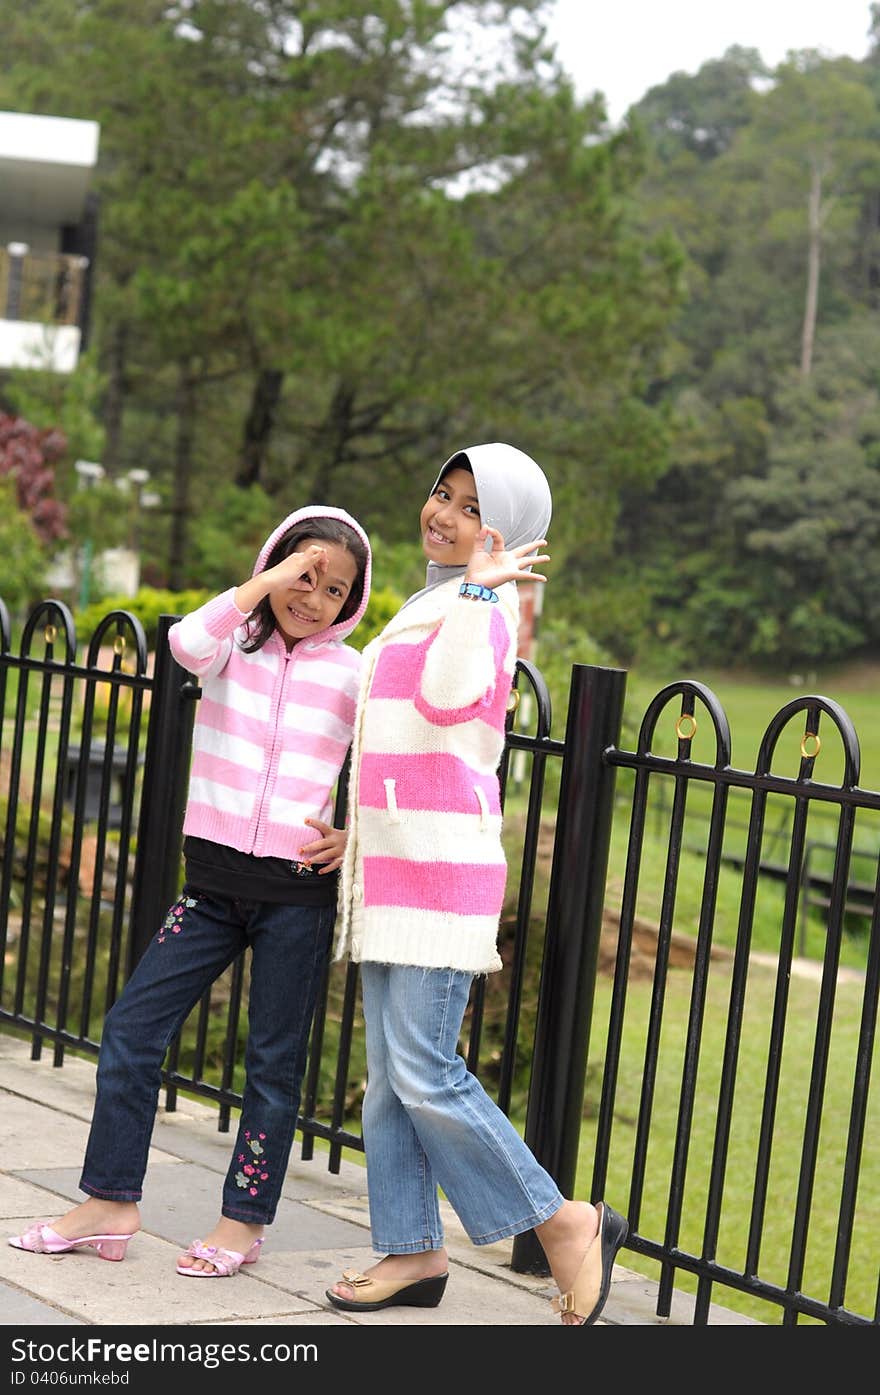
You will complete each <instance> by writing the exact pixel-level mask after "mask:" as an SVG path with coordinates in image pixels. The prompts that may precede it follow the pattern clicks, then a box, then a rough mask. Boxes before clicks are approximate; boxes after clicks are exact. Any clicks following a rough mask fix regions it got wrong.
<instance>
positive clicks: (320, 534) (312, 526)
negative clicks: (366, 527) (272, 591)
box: [242, 518, 367, 654]
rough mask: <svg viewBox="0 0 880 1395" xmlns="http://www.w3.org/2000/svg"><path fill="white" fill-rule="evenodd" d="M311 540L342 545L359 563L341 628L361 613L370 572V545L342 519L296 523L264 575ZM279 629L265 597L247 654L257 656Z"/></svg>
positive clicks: (339, 619)
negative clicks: (257, 652)
mask: <svg viewBox="0 0 880 1395" xmlns="http://www.w3.org/2000/svg"><path fill="white" fill-rule="evenodd" d="M307 538H314V540H315V541H316V542H334V543H338V544H339V546H340V547H344V548H345V550H346V552H350V553H351V555H352V557H353V558H354V560H355V565H356V567H357V574H356V576H355V579H354V581H353V582H352V587H351V590H350V591H349V593H348V595H347V596H346V598H345V603H344V605H343V607H342V609H341V610H340V612H339V614H338V615H337V617H336V619H335V620H334V622H333V623H334V624H335V625H340V624H341V623H342V622H343V621H344V620H348V619H349V617H350V616H352V615H354V614H355V613H356V612H357V609H358V607H359V606H360V603H361V601H362V600H363V596H364V577H365V576H366V572H367V549H366V545H365V544H364V541H363V539H362V538H361V536H360V534H359V533H356V532H355V530H354V529H353V528H350V527H349V525H348V524H347V523H343V522H342V520H341V519H339V518H304V519H303V520H302V522H300V523H295V524H294V525H293V527H292V528H288V530H287V532H286V533H282V534H281V537H280V538H279V539H278V541H277V542H276V543H275V545H274V547H273V548H272V550H271V552H270V553H269V555H268V557H267V558H266V561H265V562H264V564H263V571H267V570H268V569H269V567H274V566H277V564H278V563H279V562H283V561H284V558H285V557H289V556H290V554H291V553H292V552H298V551H299V550H300V548H301V546H302V544H303V543H304V542H305V541H306V539H307ZM275 628H276V627H275V616H274V615H273V614H272V604H271V602H270V600H269V597H268V596H264V597H263V599H262V600H261V601H260V603H259V605H257V606H255V607H254V610H253V613H252V615H251V617H250V619H249V620H248V638H247V642H246V643H245V644H243V645H242V648H243V649H244V651H245V653H246V654H253V653H254V652H255V650H257V649H262V647H263V645H264V644H265V643H266V640H267V639H268V638H269V636H270V635H271V634H273V632H274V630H275Z"/></svg>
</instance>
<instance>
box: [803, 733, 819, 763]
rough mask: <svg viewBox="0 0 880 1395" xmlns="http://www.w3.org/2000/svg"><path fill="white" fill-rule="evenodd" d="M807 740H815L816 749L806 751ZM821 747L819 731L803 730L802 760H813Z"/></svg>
mask: <svg viewBox="0 0 880 1395" xmlns="http://www.w3.org/2000/svg"><path fill="white" fill-rule="evenodd" d="M808 741H815V743H816V749H815V751H808V750H807V742H808ZM821 749H822V741H821V738H820V736H819V733H818V732H815V731H805V732H804V734H803V737H802V738H801V755H802V756H803V758H804V760H815V759H816V757H817V756H818V754H819V752H820V751H821Z"/></svg>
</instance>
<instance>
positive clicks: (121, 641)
mask: <svg viewBox="0 0 880 1395" xmlns="http://www.w3.org/2000/svg"><path fill="white" fill-rule="evenodd" d="M113 653H114V654H124V653H125V635H117V636H116V638H115V639H114V641H113Z"/></svg>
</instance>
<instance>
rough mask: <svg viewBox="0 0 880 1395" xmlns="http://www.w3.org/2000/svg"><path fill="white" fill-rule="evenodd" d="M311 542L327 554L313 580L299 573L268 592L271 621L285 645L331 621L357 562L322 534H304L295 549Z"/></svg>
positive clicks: (315, 632) (354, 572)
mask: <svg viewBox="0 0 880 1395" xmlns="http://www.w3.org/2000/svg"><path fill="white" fill-rule="evenodd" d="M311 543H314V544H315V545H316V546H317V547H322V548H323V549H324V552H325V554H326V557H327V566H326V568H324V569H323V570H318V572H317V581H316V582H313V581H312V579H311V577H310V576H308V575H303V576H301V577H298V578H297V579H296V580H295V581H292V582H291V583H290V585H289V586H285V587H283V588H281V589H280V590H278V591H271V592H270V593H269V604H270V605H271V607H272V614H273V615H274V616H275V624H276V625H277V627H278V630H279V632H280V634H281V635H282V637H283V639H284V642H285V643H286V645H287V647H288V649H290V648H291V646H292V645H294V644H295V643H296V642H297V640H300V639H305V638H306V637H307V636H308V635H310V634H317V632H318V631H319V630H323V629H326V628H327V626H328V625H332V624H333V622H334V621H335V619H336V617H337V616H338V614H339V612H340V610H341V609H342V607H343V606H344V605H345V602H346V599H347V597H348V594H349V592H350V591H351V588H352V586H353V585H354V582H355V578H356V577H357V563H356V561H355V559H354V557H353V556H352V555H351V553H350V552H349V551H348V549H347V548H345V547H343V546H342V545H341V544H340V543H335V542H326V541H325V540H324V539H323V538H304V539H303V540H302V542H300V543H299V544H298V548H297V550H298V551H299V552H304V551H305V549H306V548H307V547H309V545H310V544H311Z"/></svg>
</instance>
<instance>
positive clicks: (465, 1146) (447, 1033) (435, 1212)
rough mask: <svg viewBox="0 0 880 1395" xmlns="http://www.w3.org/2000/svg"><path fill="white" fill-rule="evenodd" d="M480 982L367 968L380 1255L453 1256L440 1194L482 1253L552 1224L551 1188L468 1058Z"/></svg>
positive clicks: (372, 1178) (367, 1110)
mask: <svg viewBox="0 0 880 1395" xmlns="http://www.w3.org/2000/svg"><path fill="white" fill-rule="evenodd" d="M471 978H472V975H471V974H469V973H459V972H457V971H455V970H453V969H422V968H413V967H412V966H410V965H401V964H370V963H366V964H362V965H361V991H362V996H363V1006H364V1021H365V1024H366V1035H367V1091H366V1095H365V1096H364V1105H363V1115H362V1123H363V1130H364V1144H365V1147H366V1153H367V1185H368V1189H369V1194H370V1226H371V1230H372V1237H373V1248H374V1249H375V1250H377V1251H381V1252H382V1253H384V1254H413V1253H416V1252H418V1251H421V1250H437V1249H440V1248H441V1247H442V1245H443V1226H442V1224H441V1221H440V1210H439V1206H438V1201H437V1188H438V1186H439V1187H442V1189H443V1191H444V1193H445V1195H446V1196H447V1198H448V1199H449V1202H450V1204H451V1205H452V1207H453V1209H454V1210H455V1212H456V1214H457V1215H458V1218H459V1220H460V1221H461V1223H462V1225H463V1226H464V1228H465V1230H466V1231H467V1233H468V1235H469V1237H470V1239H471V1240H472V1241H473V1243H474V1244H475V1245H489V1244H491V1243H492V1241H494V1240H503V1239H505V1238H506V1237H508V1236H510V1235H518V1234H519V1233H520V1232H521V1231H524V1230H531V1229H532V1227H533V1226H536V1225H540V1224H541V1223H542V1222H543V1221H546V1220H549V1218H550V1217H551V1216H552V1215H553V1214H554V1212H555V1211H557V1210H558V1209H559V1207H560V1206H561V1205H562V1203H563V1197H562V1194H561V1192H560V1191H559V1188H558V1187H557V1185H556V1183H555V1182H554V1181H553V1178H552V1177H551V1176H550V1174H549V1173H548V1172H545V1170H544V1168H543V1167H541V1166H540V1164H539V1163H538V1162H537V1161H536V1159H535V1158H534V1156H533V1155H532V1153H531V1152H530V1151H529V1149H528V1148H527V1147H526V1145H525V1143H524V1142H523V1140H522V1139H521V1137H520V1136H519V1134H518V1133H517V1131H516V1129H515V1128H514V1127H513V1125H512V1124H511V1122H510V1120H509V1119H508V1118H507V1116H506V1114H504V1112H503V1111H502V1110H501V1109H499V1108H498V1106H497V1104H495V1102H494V1100H492V1099H490V1098H489V1096H488V1095H487V1094H486V1092H485V1090H484V1089H483V1087H482V1085H481V1084H480V1082H479V1081H478V1080H477V1079H476V1077H475V1076H473V1075H472V1074H471V1073H470V1071H469V1070H468V1068H467V1066H466V1064H465V1062H464V1059H463V1058H462V1057H461V1056H460V1055H458V1050H457V1048H458V1037H459V1032H460V1030H461V1024H462V1020H463V1018H464V1013H465V1008H466V1007H467V1001H468V994H469V992H470V986H471Z"/></svg>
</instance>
